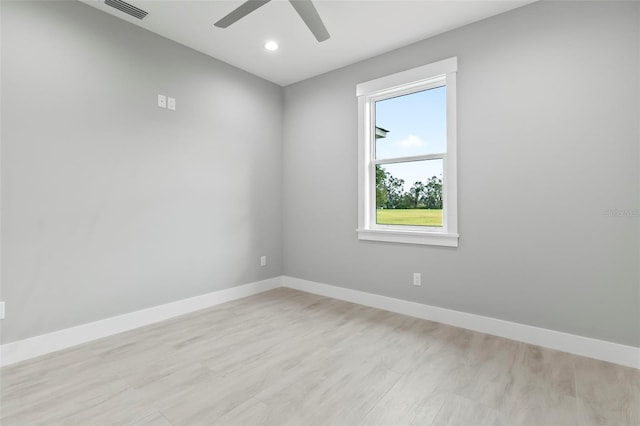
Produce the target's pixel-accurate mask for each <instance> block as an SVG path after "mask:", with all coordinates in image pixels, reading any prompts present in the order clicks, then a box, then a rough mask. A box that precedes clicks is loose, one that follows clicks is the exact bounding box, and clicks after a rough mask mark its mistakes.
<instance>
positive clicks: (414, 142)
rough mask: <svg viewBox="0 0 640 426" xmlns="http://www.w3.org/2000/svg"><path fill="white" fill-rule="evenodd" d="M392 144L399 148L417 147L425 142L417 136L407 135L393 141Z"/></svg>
mask: <svg viewBox="0 0 640 426" xmlns="http://www.w3.org/2000/svg"><path fill="white" fill-rule="evenodd" d="M393 144H394V145H397V146H399V147H401V148H417V147H420V146H425V145H426V144H427V142H425V141H424V140H422V139H420V138H419V137H418V136H415V135H409V136H408V137H407V138H405V139H401V140H399V141H395V142H394V143H393Z"/></svg>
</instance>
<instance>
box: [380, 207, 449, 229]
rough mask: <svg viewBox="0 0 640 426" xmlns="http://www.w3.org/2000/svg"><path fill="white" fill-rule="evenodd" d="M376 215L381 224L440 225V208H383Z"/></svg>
mask: <svg viewBox="0 0 640 426" xmlns="http://www.w3.org/2000/svg"><path fill="white" fill-rule="evenodd" d="M376 216H377V223H379V224H381V225H413V226H416V225H417V226H442V210H429V209H384V210H376Z"/></svg>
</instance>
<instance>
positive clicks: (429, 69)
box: [356, 57, 459, 247]
mask: <svg viewBox="0 0 640 426" xmlns="http://www.w3.org/2000/svg"><path fill="white" fill-rule="evenodd" d="M457 63H458V61H457V57H453V58H448V59H444V60H442V61H438V62H434V63H431V64H428V65H424V66H421V67H417V68H413V69H410V70H406V71H402V72H399V73H396V74H392V75H388V76H385V77H381V78H378V79H375V80H371V81H367V82H364V83H360V84H358V85H357V86H356V96H357V97H358V229H357V234H358V239H359V240H369V241H384V242H392V243H406V244H425V245H436V246H447V247H457V246H458V238H459V235H458V191H457V184H458V182H457V181H458V179H457V178H458V172H457V132H456V129H457V126H456V72H457V70H458V65H457ZM443 85H444V86H446V88H447V95H446V100H447V150H446V153H444V154H443V153H437V154H427V155H420V156H415V157H403V158H393V159H389V160H391V161H392V162H408V161H419V160H426V159H428V158H430V157H432V158H442V159H443V193H442V198H443V200H442V201H443V212H444V216H443V226H442V227H422V226H405V225H379V224H377V223H376V222H375V214H376V209H375V202H372V200H374V199H375V186H374V185H373V181H372V179H375V164H380V163H381V162H382V163H383V164H384V163H385V162H388V159H380V160H376V159H375V158H374V157H373V151H374V149H375V147H374V146H373V144H374V143H375V138H374V137H372V136H373V135H375V133H374V132H375V130H374V127H375V117H374V111H373V109H374V108H373V107H372V105H373V104H374V102H376V101H378V100H383V99H388V98H391V97H395V96H401V95H403V94H410V93H414V92H418V91H421V90H428V89H430V88H435V87H440V86H443ZM395 160H397V161H395Z"/></svg>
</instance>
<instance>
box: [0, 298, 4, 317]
mask: <svg viewBox="0 0 640 426" xmlns="http://www.w3.org/2000/svg"><path fill="white" fill-rule="evenodd" d="M0 319H4V302H0Z"/></svg>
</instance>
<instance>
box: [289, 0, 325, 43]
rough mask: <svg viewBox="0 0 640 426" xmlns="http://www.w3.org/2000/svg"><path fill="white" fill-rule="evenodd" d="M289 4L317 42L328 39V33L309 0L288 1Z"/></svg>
mask: <svg viewBox="0 0 640 426" xmlns="http://www.w3.org/2000/svg"><path fill="white" fill-rule="evenodd" d="M289 3H291V5H292V6H293V8H294V9H295V10H296V12H298V15H300V17H301V18H302V20H303V21H304V23H305V24H307V27H309V29H310V30H311V32H312V33H313V35H314V36H315V37H316V39H317V40H318V41H325V40H327V39H328V38H329V37H330V35H329V31H327V28H326V27H325V26H324V23H323V22H322V19H321V18H320V15H318V11H317V10H316V8H315V6H314V5H313V3H311V0H289Z"/></svg>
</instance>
